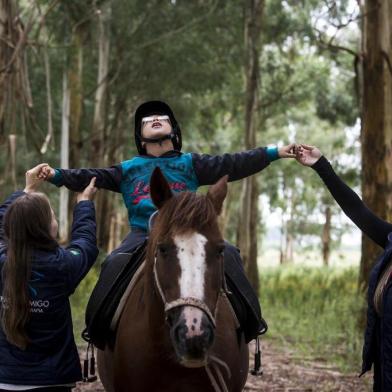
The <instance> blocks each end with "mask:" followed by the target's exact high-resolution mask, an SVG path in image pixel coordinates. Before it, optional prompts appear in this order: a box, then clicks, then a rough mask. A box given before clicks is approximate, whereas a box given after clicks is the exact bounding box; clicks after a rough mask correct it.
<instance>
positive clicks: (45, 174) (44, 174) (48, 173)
mask: <svg viewBox="0 0 392 392" xmlns="http://www.w3.org/2000/svg"><path fill="white" fill-rule="evenodd" d="M55 174H56V171H55V170H54V169H53V168H52V167H50V166H49V165H48V164H47V163H45V166H43V167H41V169H40V171H39V173H38V178H40V179H41V180H45V181H48V180H50V179H51V178H53V177H54V175H55Z"/></svg>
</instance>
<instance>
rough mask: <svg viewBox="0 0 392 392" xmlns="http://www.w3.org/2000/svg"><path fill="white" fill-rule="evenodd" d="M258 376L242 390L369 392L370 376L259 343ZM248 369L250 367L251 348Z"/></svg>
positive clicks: (97, 387)
mask: <svg viewBox="0 0 392 392" xmlns="http://www.w3.org/2000/svg"><path fill="white" fill-rule="evenodd" d="M262 354H263V360H262V361H263V369H264V373H263V375H262V376H257V377H255V376H252V375H249V377H248V381H247V383H246V386H245V389H244V391H261V392H370V391H371V390H372V388H371V378H372V376H371V375H367V376H366V377H362V378H360V379H359V378H358V375H357V374H342V373H341V372H339V371H338V370H337V369H335V368H333V367H331V366H328V365H326V364H325V363H322V362H314V361H306V362H304V363H300V361H299V359H298V357H295V355H294V354H293V352H291V351H289V350H286V349H281V348H277V347H275V345H274V343H273V342H270V341H268V342H263V344H262ZM250 366H253V348H251V359H250ZM74 391H75V392H86V391H90V392H92V391H93V392H103V391H104V389H103V387H102V384H101V383H100V382H95V383H91V384H84V383H80V384H78V386H77V387H76V388H75V389H74Z"/></svg>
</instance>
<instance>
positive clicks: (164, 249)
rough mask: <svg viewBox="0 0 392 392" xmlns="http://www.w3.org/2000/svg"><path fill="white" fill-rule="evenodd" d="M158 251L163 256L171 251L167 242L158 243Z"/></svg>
mask: <svg viewBox="0 0 392 392" xmlns="http://www.w3.org/2000/svg"><path fill="white" fill-rule="evenodd" d="M158 252H159V253H160V254H161V255H162V256H167V254H168V253H169V246H168V245H166V244H158Z"/></svg>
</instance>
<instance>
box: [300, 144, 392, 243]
mask: <svg viewBox="0 0 392 392" xmlns="http://www.w3.org/2000/svg"><path fill="white" fill-rule="evenodd" d="M297 161H298V162H300V163H301V164H302V165H304V166H309V167H311V168H312V169H314V170H315V171H316V172H317V174H318V175H319V176H320V177H321V179H322V180H323V181H324V184H325V185H326V186H327V188H328V190H329V192H330V193H331V195H332V196H333V198H334V199H335V200H336V202H337V203H338V204H339V206H340V207H341V208H342V210H343V212H344V213H345V214H346V215H347V216H348V217H349V218H350V219H351V220H352V221H353V223H354V224H355V225H356V226H358V228H359V229H360V230H362V231H363V232H364V233H365V234H366V235H367V236H368V237H369V238H371V239H372V240H373V241H374V242H375V243H377V244H378V245H380V246H381V247H383V248H384V247H385V245H386V243H387V240H388V234H389V233H390V232H392V224H391V223H388V222H386V221H384V220H382V219H380V218H379V217H378V216H377V215H375V214H374V213H373V212H372V211H371V210H370V209H369V208H368V207H367V206H366V205H365V203H364V202H363V201H362V200H361V198H360V197H359V196H358V195H357V194H356V193H355V192H354V191H353V190H352V189H351V188H350V187H349V186H348V185H347V184H346V183H345V182H344V181H343V180H342V179H341V178H340V177H339V176H338V175H337V174H336V173H335V171H334V170H333V168H332V166H331V164H330V163H329V162H328V160H327V159H326V158H325V157H324V156H323V155H322V154H321V152H320V150H319V149H318V148H316V147H314V146H308V145H306V144H301V145H299V146H298V148H297Z"/></svg>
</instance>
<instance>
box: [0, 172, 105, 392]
mask: <svg viewBox="0 0 392 392" xmlns="http://www.w3.org/2000/svg"><path fill="white" fill-rule="evenodd" d="M43 165H45V164H41V165H38V166H36V167H35V168H33V169H31V170H29V171H28V172H27V173H26V188H25V189H24V191H23V192H22V191H18V192H15V193H13V194H12V195H11V196H10V197H9V198H8V199H7V200H6V201H5V203H4V204H2V205H1V206H0V272H1V280H0V295H1V297H0V316H1V317H0V319H1V328H0V358H1V360H0V391H15V390H19V391H20V390H33V391H34V392H39V391H46V392H49V391H57V392H58V391H64V392H65V391H70V390H71V388H72V387H73V386H74V385H75V382H76V381H79V380H81V367H80V362H79V356H78V352H77V348H76V345H75V341H74V336H73V332H72V318H71V309H70V304H69V296H70V295H71V294H72V293H73V292H74V290H75V289H76V287H77V285H78V284H79V282H80V281H81V280H82V279H83V277H84V276H85V275H86V274H87V272H88V271H89V269H90V267H91V266H92V265H93V263H94V261H95V260H96V258H97V255H98V248H97V245H96V223H95V209H94V204H93V202H92V199H93V196H94V194H95V192H96V188H95V186H94V185H95V178H94V179H92V180H91V182H90V184H89V185H88V186H87V187H86V188H85V190H84V191H83V192H81V193H79V194H78V197H77V204H76V206H75V208H74V220H73V225H72V233H71V242H70V244H69V246H68V247H66V248H61V247H60V246H59V245H58V243H57V242H56V239H55V238H56V236H57V229H58V224H57V221H56V218H55V215H54V213H53V210H52V208H51V206H50V203H49V200H48V199H47V197H46V196H45V195H44V194H42V193H37V192H36V190H37V188H38V186H39V184H40V183H41V182H42V181H43V180H42V179H39V178H38V176H37V174H38V173H39V170H40V169H41V168H42V167H43ZM37 387H38V388H37Z"/></svg>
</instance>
